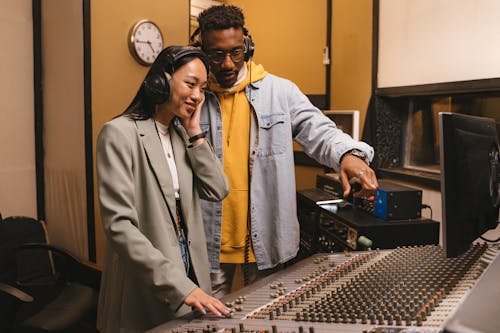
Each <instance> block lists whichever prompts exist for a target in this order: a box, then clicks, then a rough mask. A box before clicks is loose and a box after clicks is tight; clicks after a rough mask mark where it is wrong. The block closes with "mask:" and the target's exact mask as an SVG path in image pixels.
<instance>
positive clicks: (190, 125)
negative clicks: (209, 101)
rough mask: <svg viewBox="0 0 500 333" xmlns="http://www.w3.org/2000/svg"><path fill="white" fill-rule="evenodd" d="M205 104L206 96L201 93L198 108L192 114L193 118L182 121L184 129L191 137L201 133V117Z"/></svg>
mask: <svg viewBox="0 0 500 333" xmlns="http://www.w3.org/2000/svg"><path fill="white" fill-rule="evenodd" d="M203 102H205V94H204V93H201V94H200V97H199V101H198V106H197V107H196V110H195V111H194V112H193V113H192V114H191V117H189V118H182V119H180V121H181V123H182V126H184V129H185V130H186V133H187V134H188V135H189V137H192V136H195V135H196V134H200V133H201V127H200V115H201V108H202V106H203Z"/></svg>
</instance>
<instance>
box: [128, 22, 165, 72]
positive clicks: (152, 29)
mask: <svg viewBox="0 0 500 333" xmlns="http://www.w3.org/2000/svg"><path fill="white" fill-rule="evenodd" d="M129 49H130V52H131V53H132V55H133V56H134V58H135V59H136V60H137V61H138V62H139V63H140V64H142V65H151V64H152V63H153V62H154V61H155V59H156V57H157V56H158V54H159V53H160V51H161V50H162V49H163V36H162V34H161V31H160V29H159V28H158V26H157V25H156V24H154V23H153V22H151V21H148V20H141V21H139V22H137V23H136V24H135V25H134V27H133V28H132V30H131V33H130V39H129Z"/></svg>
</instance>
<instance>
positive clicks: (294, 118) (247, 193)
mask: <svg viewBox="0 0 500 333" xmlns="http://www.w3.org/2000/svg"><path fill="white" fill-rule="evenodd" d="M198 23H199V30H198V31H196V32H195V33H194V34H193V36H192V38H191V39H192V41H193V42H195V36H196V35H197V34H200V37H199V41H198V42H197V43H198V44H201V47H202V48H203V50H204V51H205V52H206V54H207V55H208V57H209V60H210V62H211V64H210V66H211V69H210V70H211V75H210V79H209V86H208V88H209V89H208V91H206V100H205V104H204V105H203V108H204V110H202V115H201V117H202V119H201V126H202V129H206V130H208V131H209V132H208V138H209V140H210V141H211V142H212V144H213V146H214V149H215V152H216V154H217V156H218V157H219V158H220V159H221V160H222V162H223V165H224V171H225V173H226V174H227V176H228V179H229V184H230V193H229V195H228V196H227V197H226V199H224V200H223V202H222V204H221V203H215V204H214V203H209V202H203V205H204V206H203V218H204V223H205V231H206V235H207V246H208V254H209V260H210V264H211V269H212V274H211V278H212V288H213V291H214V295H215V296H216V297H222V296H223V295H225V294H227V293H229V292H230V291H231V285H232V279H233V274H234V270H235V267H236V265H237V264H245V265H244V266H243V267H244V275H245V277H246V279H247V280H248V281H246V282H252V281H254V280H255V279H257V278H258V277H260V276H263V275H265V273H266V270H267V271H269V269H271V268H273V267H275V266H277V265H279V264H281V263H285V262H287V261H288V260H290V259H292V258H294V257H295V256H296V254H297V251H298V248H299V236H300V235H299V224H298V221H297V216H296V198H295V193H296V189H295V175H294V160H293V146H292V140H295V141H296V142H298V143H299V144H300V145H302V146H303V148H304V151H305V152H306V153H307V154H308V155H309V156H311V157H313V158H315V159H316V160H317V161H318V162H319V163H321V164H323V165H327V166H329V167H331V168H333V169H335V170H337V171H338V172H339V173H340V177H341V181H342V184H343V186H344V190H345V192H344V195H347V194H349V191H350V185H349V179H350V178H352V177H358V178H359V179H360V181H361V184H362V189H361V191H360V192H359V193H357V195H359V196H370V195H373V193H374V191H375V190H376V188H377V186H378V183H377V179H376V176H375V173H374V172H373V170H372V169H370V168H369V167H368V163H369V162H370V161H371V160H372V158H373V149H372V148H371V147H370V146H368V145H367V144H366V143H363V142H358V141H354V140H353V139H352V138H351V137H350V136H348V135H347V134H345V133H343V132H342V131H341V130H339V129H337V128H336V126H335V124H334V123H333V122H332V121H330V120H329V119H328V118H327V117H325V116H324V115H323V114H322V112H321V111H320V110H319V109H317V108H316V107H314V106H313V105H312V104H311V103H310V101H309V100H308V98H307V97H306V96H305V95H304V94H302V93H301V92H300V90H299V89H298V88H297V86H296V85H295V84H293V83H292V82H290V81H288V80H285V79H282V78H279V77H276V76H274V75H272V74H269V73H267V72H266V71H265V70H264V68H263V66H262V65H257V64H255V63H254V62H253V61H252V59H251V57H252V55H253V50H254V44H253V41H252V39H251V37H250V35H249V34H248V31H247V30H246V28H245V27H244V24H245V21H244V15H243V12H242V10H241V9H240V8H238V7H236V6H233V5H220V6H214V7H210V8H208V9H206V10H205V11H203V12H202V13H201V14H200V15H199V17H198Z"/></svg>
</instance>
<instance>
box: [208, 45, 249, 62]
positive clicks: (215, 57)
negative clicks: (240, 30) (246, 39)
mask: <svg viewBox="0 0 500 333" xmlns="http://www.w3.org/2000/svg"><path fill="white" fill-rule="evenodd" d="M246 52H247V50H246V47H244V46H240V47H235V48H234V49H232V50H230V51H220V50H218V51H210V52H207V56H208V58H209V59H210V61H211V62H213V63H214V64H221V63H223V62H224V60H226V55H227V54H229V57H230V58H231V60H232V61H233V62H234V63H238V62H240V61H242V60H243V58H244V57H245V53H246Z"/></svg>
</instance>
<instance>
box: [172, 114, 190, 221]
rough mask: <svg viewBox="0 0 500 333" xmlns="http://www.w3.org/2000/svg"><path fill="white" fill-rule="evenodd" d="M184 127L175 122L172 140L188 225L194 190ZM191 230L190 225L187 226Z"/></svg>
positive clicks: (183, 212) (182, 205) (185, 218)
mask: <svg viewBox="0 0 500 333" xmlns="http://www.w3.org/2000/svg"><path fill="white" fill-rule="evenodd" d="M181 126H182V125H180V123H179V124H178V123H177V122H176V121H175V120H174V124H173V128H174V129H175V130H173V131H171V132H170V138H171V139H172V147H173V150H174V157H175V166H176V167H177V176H178V177H179V187H180V189H179V192H180V196H181V208H182V214H183V216H184V222H185V223H187V224H188V221H190V220H191V219H190V218H189V216H188V215H187V214H190V211H189V207H190V205H191V201H192V200H193V198H192V194H191V192H192V190H193V176H192V170H191V166H190V164H189V161H188V157H187V154H186V142H185V139H184V138H183V136H184V129H183V128H181ZM187 227H188V229H189V225H187Z"/></svg>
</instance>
